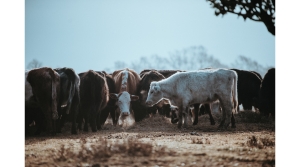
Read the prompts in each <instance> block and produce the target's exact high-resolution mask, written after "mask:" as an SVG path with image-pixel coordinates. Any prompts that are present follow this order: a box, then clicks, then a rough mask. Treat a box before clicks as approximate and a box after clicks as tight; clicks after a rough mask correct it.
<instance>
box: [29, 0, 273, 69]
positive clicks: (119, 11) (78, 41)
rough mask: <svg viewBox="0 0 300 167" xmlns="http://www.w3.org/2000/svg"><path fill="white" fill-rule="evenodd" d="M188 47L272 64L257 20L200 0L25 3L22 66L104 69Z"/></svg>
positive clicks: (267, 37) (229, 59)
mask: <svg viewBox="0 0 300 167" xmlns="http://www.w3.org/2000/svg"><path fill="white" fill-rule="evenodd" d="M191 46H203V47H204V48H205V49H206V51H207V53H208V54H209V55H211V56H214V57H215V58H217V59H219V60H220V61H221V63H224V64H230V63H233V62H234V61H235V60H236V59H237V57H238V56H240V55H243V56H246V57H249V58H251V59H252V60H255V61H257V62H258V63H260V64H261V65H263V66H273V67H275V37H274V36H273V35H272V34H270V33H269V32H268V31H267V29H266V27H265V25H264V24H263V23H261V22H254V21H252V20H246V21H244V19H243V18H241V17H240V18H238V17H237V16H236V15H233V14H227V15H225V16H224V17H222V16H218V17H217V16H215V14H214V9H213V8H211V7H210V4H209V3H208V2H206V1H204V0H188V1H180V0H164V1H161V0H151V1H150V0H144V1H139V0H126V1H124V0H114V1H111V0H102V1H100V0H89V1H82V0H64V1H61V0H47V1H45V0H25V68H26V66H27V65H28V63H29V62H30V61H32V60H33V59H36V60H38V61H39V62H41V63H42V66H48V67H52V68H57V67H69V68H73V69H74V70H75V72H77V73H80V72H84V71H87V70H89V69H92V70H104V69H106V68H113V67H114V63H115V62H116V61H123V62H125V63H126V64H130V63H131V62H136V61H138V60H139V58H140V57H141V56H146V57H149V56H151V55H154V54H156V55H159V56H161V57H168V56H169V55H170V53H172V52H175V51H181V50H183V49H186V48H189V47H191ZM145 68H147V67H145Z"/></svg>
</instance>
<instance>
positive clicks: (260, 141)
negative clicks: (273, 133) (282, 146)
mask: <svg viewBox="0 0 300 167" xmlns="http://www.w3.org/2000/svg"><path fill="white" fill-rule="evenodd" d="M246 144H247V145H248V146H250V147H258V148H259V149H262V148H264V147H272V146H275V141H273V140H272V139H270V138H257V137H255V136H251V137H250V138H249V140H248V141H247V143H246Z"/></svg>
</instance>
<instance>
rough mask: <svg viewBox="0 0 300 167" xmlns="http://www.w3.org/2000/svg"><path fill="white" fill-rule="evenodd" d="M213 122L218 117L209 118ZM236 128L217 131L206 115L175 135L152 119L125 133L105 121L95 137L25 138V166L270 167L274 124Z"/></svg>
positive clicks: (241, 123) (245, 122)
mask: <svg viewBox="0 0 300 167" xmlns="http://www.w3.org/2000/svg"><path fill="white" fill-rule="evenodd" d="M214 118H215V120H216V122H218V121H219V120H220V115H219V114H214ZM236 122H237V123H236V126H237V128H235V129H231V128H229V129H228V130H226V131H218V130H217V126H218V123H217V124H216V125H210V122H209V117H208V116H207V115H205V116H200V117H199V123H198V125H196V126H193V125H189V126H188V127H187V128H185V129H177V126H176V125H173V124H171V123H170V119H168V118H164V117H161V116H159V115H155V116H153V117H151V118H147V119H145V120H143V121H141V122H138V123H135V124H134V125H133V126H129V127H114V126H112V125H111V123H110V122H109V121H108V122H107V123H106V124H105V125H104V127H103V128H102V130H101V131H98V132H95V133H93V132H87V133H86V132H79V134H78V135H71V134H70V129H71V125H70V124H66V125H65V127H64V128H63V131H62V133H61V134H57V135H56V136H49V135H46V134H41V135H40V136H26V137H25V166H85V167H87V166H89V167H100V166H102V167H103V166H138V167H140V166H153V167H154V166H157V167H158V166H195V167H196V166H275V121H274V120H272V119H270V118H264V117H261V116H260V115H259V114H257V113H255V112H250V111H247V112H240V113H239V114H237V115H236Z"/></svg>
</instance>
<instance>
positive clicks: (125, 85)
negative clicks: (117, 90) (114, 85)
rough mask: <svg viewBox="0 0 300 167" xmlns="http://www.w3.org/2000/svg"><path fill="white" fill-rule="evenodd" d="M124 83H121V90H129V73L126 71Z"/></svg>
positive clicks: (124, 72) (123, 72) (123, 78)
mask: <svg viewBox="0 0 300 167" xmlns="http://www.w3.org/2000/svg"><path fill="white" fill-rule="evenodd" d="M122 74H123V75H122V83H121V89H122V90H126V89H127V81H128V71H127V70H124V71H122Z"/></svg>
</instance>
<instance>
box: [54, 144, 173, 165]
mask: <svg viewBox="0 0 300 167" xmlns="http://www.w3.org/2000/svg"><path fill="white" fill-rule="evenodd" d="M89 143H90V142H87V141H86V140H85V139H83V140H81V141H80V147H79V148H78V149H77V150H76V149H75V148H74V147H71V145H61V147H60V149H59V150H58V152H56V154H55V153H54V154H55V155H51V157H53V158H54V160H55V161H74V162H90V161H99V160H100V161H105V160H106V159H108V158H110V157H112V156H114V155H117V154H118V155H121V156H130V157H133V156H136V157H142V156H144V157H148V156H152V155H153V156H154V155H155V156H156V155H167V154H168V155H169V154H173V153H172V151H171V152H170V151H167V150H166V148H165V147H159V148H158V147H157V148H156V149H155V148H154V147H153V145H152V144H150V143H143V142H140V141H138V140H137V139H135V138H129V139H123V140H122V141H120V142H109V141H108V140H106V139H102V138H101V139H99V141H97V142H96V143H93V144H89Z"/></svg>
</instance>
